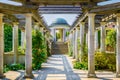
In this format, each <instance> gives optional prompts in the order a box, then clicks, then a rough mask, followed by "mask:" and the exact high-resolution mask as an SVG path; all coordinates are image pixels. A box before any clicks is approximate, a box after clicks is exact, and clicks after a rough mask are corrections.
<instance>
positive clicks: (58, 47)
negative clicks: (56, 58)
mask: <svg viewBox="0 0 120 80" xmlns="http://www.w3.org/2000/svg"><path fill="white" fill-rule="evenodd" d="M52 53H53V54H54V53H58V54H67V53H68V45H67V44H66V43H63V42H58V43H53V44H52Z"/></svg>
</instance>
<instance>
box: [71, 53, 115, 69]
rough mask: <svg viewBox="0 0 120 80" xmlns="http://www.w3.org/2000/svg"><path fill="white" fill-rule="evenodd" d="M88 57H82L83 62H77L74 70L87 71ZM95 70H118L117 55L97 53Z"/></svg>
mask: <svg viewBox="0 0 120 80" xmlns="http://www.w3.org/2000/svg"><path fill="white" fill-rule="evenodd" d="M87 63H88V57H87V54H84V55H83V57H82V62H75V63H74V64H73V65H74V68H76V69H87V65H86V64H87ZM95 69H96V70H104V69H105V70H110V71H115V70H116V57H115V54H109V53H108V54H107V53H101V52H96V53H95Z"/></svg>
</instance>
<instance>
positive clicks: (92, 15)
mask: <svg viewBox="0 0 120 80" xmlns="http://www.w3.org/2000/svg"><path fill="white" fill-rule="evenodd" d="M95 15H96V14H95V13H88V16H91V17H94V16H95Z"/></svg>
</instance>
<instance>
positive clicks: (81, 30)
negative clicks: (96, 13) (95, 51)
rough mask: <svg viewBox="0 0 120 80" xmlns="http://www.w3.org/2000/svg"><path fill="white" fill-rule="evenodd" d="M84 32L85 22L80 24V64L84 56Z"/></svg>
mask: <svg viewBox="0 0 120 80" xmlns="http://www.w3.org/2000/svg"><path fill="white" fill-rule="evenodd" d="M84 30H85V22H80V62H82V55H83V54H84V52H83V49H84Z"/></svg>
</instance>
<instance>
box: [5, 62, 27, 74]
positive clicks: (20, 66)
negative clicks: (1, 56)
mask: <svg viewBox="0 0 120 80" xmlns="http://www.w3.org/2000/svg"><path fill="white" fill-rule="evenodd" d="M24 69H25V65H24V64H10V65H4V70H3V71H4V73H6V72H7V71H10V70H13V71H17V70H24Z"/></svg>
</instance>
